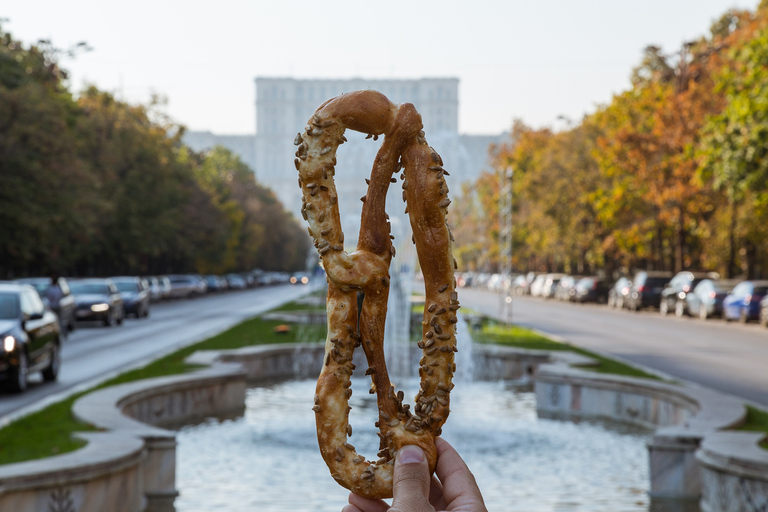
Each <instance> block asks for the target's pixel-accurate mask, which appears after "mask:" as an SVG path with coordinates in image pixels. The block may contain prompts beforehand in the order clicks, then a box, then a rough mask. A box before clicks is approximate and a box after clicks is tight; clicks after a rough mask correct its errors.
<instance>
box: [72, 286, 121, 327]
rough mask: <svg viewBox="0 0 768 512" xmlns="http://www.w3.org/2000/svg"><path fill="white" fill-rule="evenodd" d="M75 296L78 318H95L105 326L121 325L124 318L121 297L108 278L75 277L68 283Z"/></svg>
mask: <svg viewBox="0 0 768 512" xmlns="http://www.w3.org/2000/svg"><path fill="white" fill-rule="evenodd" d="M69 288H70V290H72V295H74V296H75V303H76V304H77V310H76V312H75V316H76V318H77V319H78V320H97V321H101V322H102V323H103V324H104V325H106V326H107V327H112V326H114V325H115V324H117V325H122V324H123V320H125V308H124V306H123V298H122V297H121V296H120V292H119V291H118V290H117V286H115V283H113V282H112V281H111V280H109V279H100V278H90V279H77V280H73V281H71V282H70V284H69Z"/></svg>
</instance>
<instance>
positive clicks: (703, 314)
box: [685, 279, 736, 320]
mask: <svg viewBox="0 0 768 512" xmlns="http://www.w3.org/2000/svg"><path fill="white" fill-rule="evenodd" d="M735 284H736V283H735V282H734V281H721V280H719V279H702V280H701V281H700V282H699V284H697V285H696V287H695V288H694V289H693V291H692V292H689V293H687V294H686V295H685V303H686V310H687V311H688V314H689V315H691V316H698V317H699V318H701V319H702V320H706V319H707V318H711V317H715V316H721V315H722V314H723V299H725V297H727V296H728V292H730V291H731V290H733V287H734V286H735Z"/></svg>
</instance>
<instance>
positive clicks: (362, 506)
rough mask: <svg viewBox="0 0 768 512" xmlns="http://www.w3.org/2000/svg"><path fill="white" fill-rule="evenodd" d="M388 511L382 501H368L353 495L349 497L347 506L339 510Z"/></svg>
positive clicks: (351, 511)
mask: <svg viewBox="0 0 768 512" xmlns="http://www.w3.org/2000/svg"><path fill="white" fill-rule="evenodd" d="M387 509H389V505H387V504H386V503H385V502H384V500H370V499H368V498H363V497H362V496H358V495H357V494H355V493H350V495H349V505H347V506H346V507H344V508H343V509H341V512H386V511H387Z"/></svg>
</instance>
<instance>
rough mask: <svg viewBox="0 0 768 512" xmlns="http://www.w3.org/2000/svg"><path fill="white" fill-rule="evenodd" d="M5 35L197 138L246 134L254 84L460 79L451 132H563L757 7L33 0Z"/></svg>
mask: <svg viewBox="0 0 768 512" xmlns="http://www.w3.org/2000/svg"><path fill="white" fill-rule="evenodd" d="M4 3H5V5H3V6H2V7H0V18H5V19H6V21H4V22H3V24H4V28H5V29H6V30H9V31H10V32H12V33H13V34H14V36H15V37H17V38H19V39H21V40H22V41H24V42H25V43H29V42H33V41H37V40H38V39H41V38H50V39H52V40H53V42H54V44H55V45H57V46H58V47H61V48H66V47H68V46H70V45H73V44H75V43H77V42H79V41H86V42H87V43H88V44H89V45H90V46H91V47H93V51H91V52H89V53H85V54H82V55H79V56H77V57H76V58H75V59H74V60H65V61H63V62H62V65H63V67H65V68H66V69H69V70H70V71H71V84H72V85H73V88H74V89H75V90H80V89H81V88H82V86H83V84H85V83H93V84H95V85H97V86H98V87H99V88H101V89H104V90H108V91H113V92H115V93H117V94H118V95H120V97H122V98H123V99H125V100H128V101H132V102H145V101H147V99H148V98H149V97H150V95H151V94H152V93H158V94H161V95H163V96H165V97H166V98H167V100H168V107H167V111H168V113H169V114H170V115H171V117H172V118H174V119H175V120H176V121H177V122H179V123H181V124H184V125H186V126H187V127H189V128H190V129H192V130H210V131H213V132H215V133H220V134H236V133H237V134H244V133H253V132H254V130H255V117H254V111H255V108H254V98H255V85H254V78H255V77H257V76H291V77H297V78H336V77H341V78H350V77H363V78H419V77H458V78H459V79H460V84H459V98H460V99H459V102H460V112H459V129H460V131H461V132H463V133H488V134H491V133H500V132H502V131H505V130H508V129H509V128H510V126H511V124H512V120H513V119H515V118H520V119H523V120H524V121H525V122H526V123H528V124H530V125H533V126H537V127H538V126H552V127H554V128H562V127H563V126H564V124H563V121H562V120H560V121H558V117H559V116H565V117H567V118H570V119H573V120H579V119H580V118H581V116H583V115H584V114H586V113H590V112H593V111H594V110H595V107H596V106H597V105H600V104H605V103H608V102H609V101H610V99H611V96H612V95H613V94H615V93H618V92H620V91H622V90H624V89H626V88H628V85H629V76H630V73H631V71H632V68H633V67H634V66H635V65H637V64H638V63H639V62H640V59H641V57H642V50H643V48H645V47H646V46H647V45H649V44H656V45H660V46H662V48H664V49H665V50H666V51H668V52H672V51H675V50H677V49H679V47H680V45H681V43H682V42H684V41H687V40H690V39H693V38H698V37H700V36H702V35H704V34H706V33H707V31H708V29H709V26H710V24H711V23H712V21H713V20H715V19H717V18H719V17H720V16H721V15H722V14H723V13H724V12H725V11H726V10H727V9H729V8H732V7H737V8H742V9H754V8H755V7H756V5H757V3H758V0H643V1H637V0H534V1H532V0H528V1H525V2H523V1H518V0H495V1H490V0H461V1H454V0H441V1H419V0H408V1H402V0H387V1H386V2H368V1H365V2H364V1H359V0H358V1H351V0H350V1H343V0H311V1H305V0H271V1H246V0H216V1H210V0H209V1H205V2H203V1H199V0H184V1H177V0H173V1H167V0H132V1H130V2H125V1H106V2H105V1H104V0H100V1H87V0H67V1H61V0H56V1H52V0H36V1H16V2H4Z"/></svg>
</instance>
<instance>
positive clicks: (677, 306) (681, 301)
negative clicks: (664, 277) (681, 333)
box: [659, 270, 709, 316]
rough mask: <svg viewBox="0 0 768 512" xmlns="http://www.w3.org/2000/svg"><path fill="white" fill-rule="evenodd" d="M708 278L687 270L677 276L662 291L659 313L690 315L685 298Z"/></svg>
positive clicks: (707, 275) (706, 275) (705, 275)
mask: <svg viewBox="0 0 768 512" xmlns="http://www.w3.org/2000/svg"><path fill="white" fill-rule="evenodd" d="M707 277H709V274H705V273H694V272H688V271H687V270H686V271H683V272H678V273H677V274H675V277H673V278H672V280H671V281H669V282H668V283H667V284H666V285H665V286H664V288H663V289H662V290H661V298H660V299H659V312H660V313H661V314H662V315H666V314H667V313H669V312H670V311H674V312H675V316H683V315H685V314H688V311H687V309H686V302H685V296H686V295H688V293H690V292H691V291H692V290H693V289H694V288H695V287H696V285H697V284H699V283H700V282H701V281H702V280H703V279H706V278H707Z"/></svg>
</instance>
